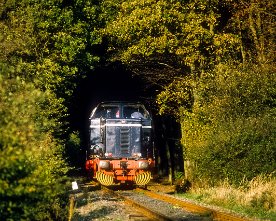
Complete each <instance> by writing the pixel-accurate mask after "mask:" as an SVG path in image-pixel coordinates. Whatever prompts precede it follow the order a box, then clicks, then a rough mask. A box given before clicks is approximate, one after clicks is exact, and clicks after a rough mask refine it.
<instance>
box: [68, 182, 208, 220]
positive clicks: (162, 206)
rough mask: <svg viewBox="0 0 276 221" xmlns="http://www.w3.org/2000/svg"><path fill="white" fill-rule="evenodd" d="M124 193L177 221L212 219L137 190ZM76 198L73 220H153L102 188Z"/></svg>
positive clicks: (88, 190) (75, 195)
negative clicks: (136, 191)
mask: <svg viewBox="0 0 276 221" xmlns="http://www.w3.org/2000/svg"><path fill="white" fill-rule="evenodd" d="M119 193H120V194H123V195H124V196H127V197H129V198H131V199H132V200H135V201H136V202H139V203H141V204H142V205H143V206H145V207H147V208H150V209H152V210H155V211H157V212H159V213H163V214H165V215H167V216H168V217H170V218H171V219H172V220H175V221H182V220H183V221H184V220H191V221H201V220H202V221H209V220H211V219H210V218H209V217H202V216H199V215H196V214H192V213H189V212H187V211H185V210H183V209H181V208H179V207H177V206H174V205H172V204H169V203H165V202H163V201H158V200H154V199H152V198H150V197H147V196H145V195H144V194H141V193H140V194H138V193H133V191H128V190H126V191H125V190H124V191H119ZM73 195H74V197H75V202H76V203H75V210H74V215H73V218H72V221H90V220H95V221H104V220H111V221H125V220H127V221H133V220H137V221H138V220H150V219H149V218H146V217H144V216H143V214H141V212H139V211H138V210H135V209H134V208H133V207H131V206H130V205H127V204H125V203H124V201H123V200H122V199H121V198H119V197H117V196H115V195H114V194H112V193H111V192H108V191H104V190H101V189H99V187H98V188H92V189H91V188H85V189H83V190H82V191H81V192H79V193H75V194H73Z"/></svg>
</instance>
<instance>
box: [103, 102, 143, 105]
mask: <svg viewBox="0 0 276 221" xmlns="http://www.w3.org/2000/svg"><path fill="white" fill-rule="evenodd" d="M101 104H118V105H119V104H122V105H124V104H142V105H143V103H142V102H140V101H102V102H100V103H99V104H98V105H101Z"/></svg>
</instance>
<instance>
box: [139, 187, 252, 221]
mask: <svg viewBox="0 0 276 221" xmlns="http://www.w3.org/2000/svg"><path fill="white" fill-rule="evenodd" d="M135 191H137V192H142V193H143V194H145V195H147V196H149V197H152V198H155V199H159V200H162V201H165V202H168V203H172V204H174V205H177V206H179V207H182V208H183V209H185V210H187V211H190V212H192V213H197V214H200V215H204V216H206V215H207V216H208V215H209V216H210V217H212V218H213V220H217V221H226V220H229V221H256V219H250V218H247V217H242V216H239V215H236V214H232V213H230V212H224V211H218V210H215V209H212V208H208V207H206V206H201V205H198V204H195V203H192V202H188V201H184V200H180V199H177V198H174V197H171V196H168V195H165V194H159V193H156V192H154V191H150V190H147V189H141V188H137V189H136V190H135Z"/></svg>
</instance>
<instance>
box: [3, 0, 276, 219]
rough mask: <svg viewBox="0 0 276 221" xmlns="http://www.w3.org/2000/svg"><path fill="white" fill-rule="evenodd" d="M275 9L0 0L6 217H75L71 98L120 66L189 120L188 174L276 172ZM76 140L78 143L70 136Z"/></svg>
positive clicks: (234, 176) (164, 111)
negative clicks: (70, 192)
mask: <svg viewBox="0 0 276 221" xmlns="http://www.w3.org/2000/svg"><path fill="white" fill-rule="evenodd" d="M274 20H275V3H274V2H273V1H268V0H264V1H260V0H249V1H244V0H242V1H240V0H239V1H237V0H223V1H218V0H210V1H204V0H182V1H181V0H171V1H165V0H143V1H141V0H113V1H112V0H101V1H90V0H72V1H62V0H46V1H39V0H24V1H19V0H8V1H5V2H3V3H0V29H1V32H0V39H1V41H0V50H1V54H0V93H1V96H0V132H1V133H0V158H1V161H0V202H1V203H0V214H1V218H3V219H10V220H17V219H20V218H21V219H26V220H62V219H65V218H66V214H64V210H62V208H64V206H65V203H66V202H65V201H64V199H65V198H66V193H65V191H66V188H65V187H64V184H65V182H66V173H67V171H68V170H69V167H68V162H66V160H65V159H64V157H63V156H64V152H65V151H66V148H68V147H72V139H73V140H74V141H76V140H78V138H77V137H76V133H72V134H71V135H70V131H71V130H70V125H68V124H67V123H66V122H67V116H68V112H67V110H68V108H70V102H71V99H72V93H73V91H74V90H75V88H76V86H77V85H78V84H79V82H80V80H81V79H82V78H84V77H85V76H87V75H88V74H90V73H93V72H92V70H93V69H94V68H95V67H96V66H99V65H101V64H104V63H107V62H114V61H119V62H121V63H122V64H123V65H124V66H125V67H126V68H128V69H129V70H131V71H132V72H133V73H134V74H135V75H137V76H139V78H141V79H143V80H144V81H145V83H146V84H147V85H148V86H152V87H155V88H157V90H158V94H157V95H156V105H157V106H158V108H159V113H160V114H161V115H170V116H173V117H175V119H177V120H178V122H180V124H181V125H182V134H183V138H182V140H181V143H182V145H183V151H184V155H185V160H186V164H185V166H186V169H185V176H186V178H187V179H190V180H191V181H193V182H198V181H199V180H202V179H204V180H205V181H206V182H207V181H210V182H211V184H216V183H217V182H218V181H220V180H224V179H228V180H229V181H230V183H233V184H238V183H240V181H241V180H244V179H249V180H250V179H252V178H254V177H256V176H258V175H261V174H267V175H272V176H275V168H276V162H275V160H276V158H275V151H276V148H275V143H276V142H275V129H276V128H275V127H276V122H275V114H276V112H275V99H276V91H275V88H276V87H275V86H276V85H275V84H276V83H275V45H276V44H275V37H274V36H275V22H274ZM70 139H71V140H70Z"/></svg>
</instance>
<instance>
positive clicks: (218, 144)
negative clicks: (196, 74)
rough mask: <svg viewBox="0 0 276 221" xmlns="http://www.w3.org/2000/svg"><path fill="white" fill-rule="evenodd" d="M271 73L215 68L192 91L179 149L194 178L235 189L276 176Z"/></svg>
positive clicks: (269, 69)
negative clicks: (227, 183) (229, 184)
mask: <svg viewBox="0 0 276 221" xmlns="http://www.w3.org/2000/svg"><path fill="white" fill-rule="evenodd" d="M275 80H276V79H275V70H274V68H273V67H261V68H260V67H253V68H248V69H243V68H230V67H228V66H226V65H220V66H218V67H217V69H216V70H215V72H213V73H211V74H210V73H209V74H206V75H205V76H202V78H201V79H200V80H199V81H198V82H197V85H196V87H195V90H194V98H195V102H194V106H193V110H192V112H184V113H182V116H183V118H182V133H183V139H182V143H183V144H184V147H185V155H186V158H188V159H189V160H190V161H192V162H193V165H194V166H193V176H194V178H195V177H196V178H205V179H208V180H212V181H215V182H216V181H218V180H224V179H226V178H228V179H229V181H230V182H232V183H236V184H238V183H239V182H240V181H241V180H242V179H244V178H246V179H252V178H253V177H255V176H257V175H259V174H270V173H273V172H274V171H275V168H276V159H275V151H276V148H275V143H276V140H275V131H276V122H275V120H274V119H275V115H276V112H275V110H276V109H275V107H276V105H275V104H276V101H275V98H276V96H275V95H276V90H275V88H276V87H275V86H276V85H275V82H276V81H275Z"/></svg>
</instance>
